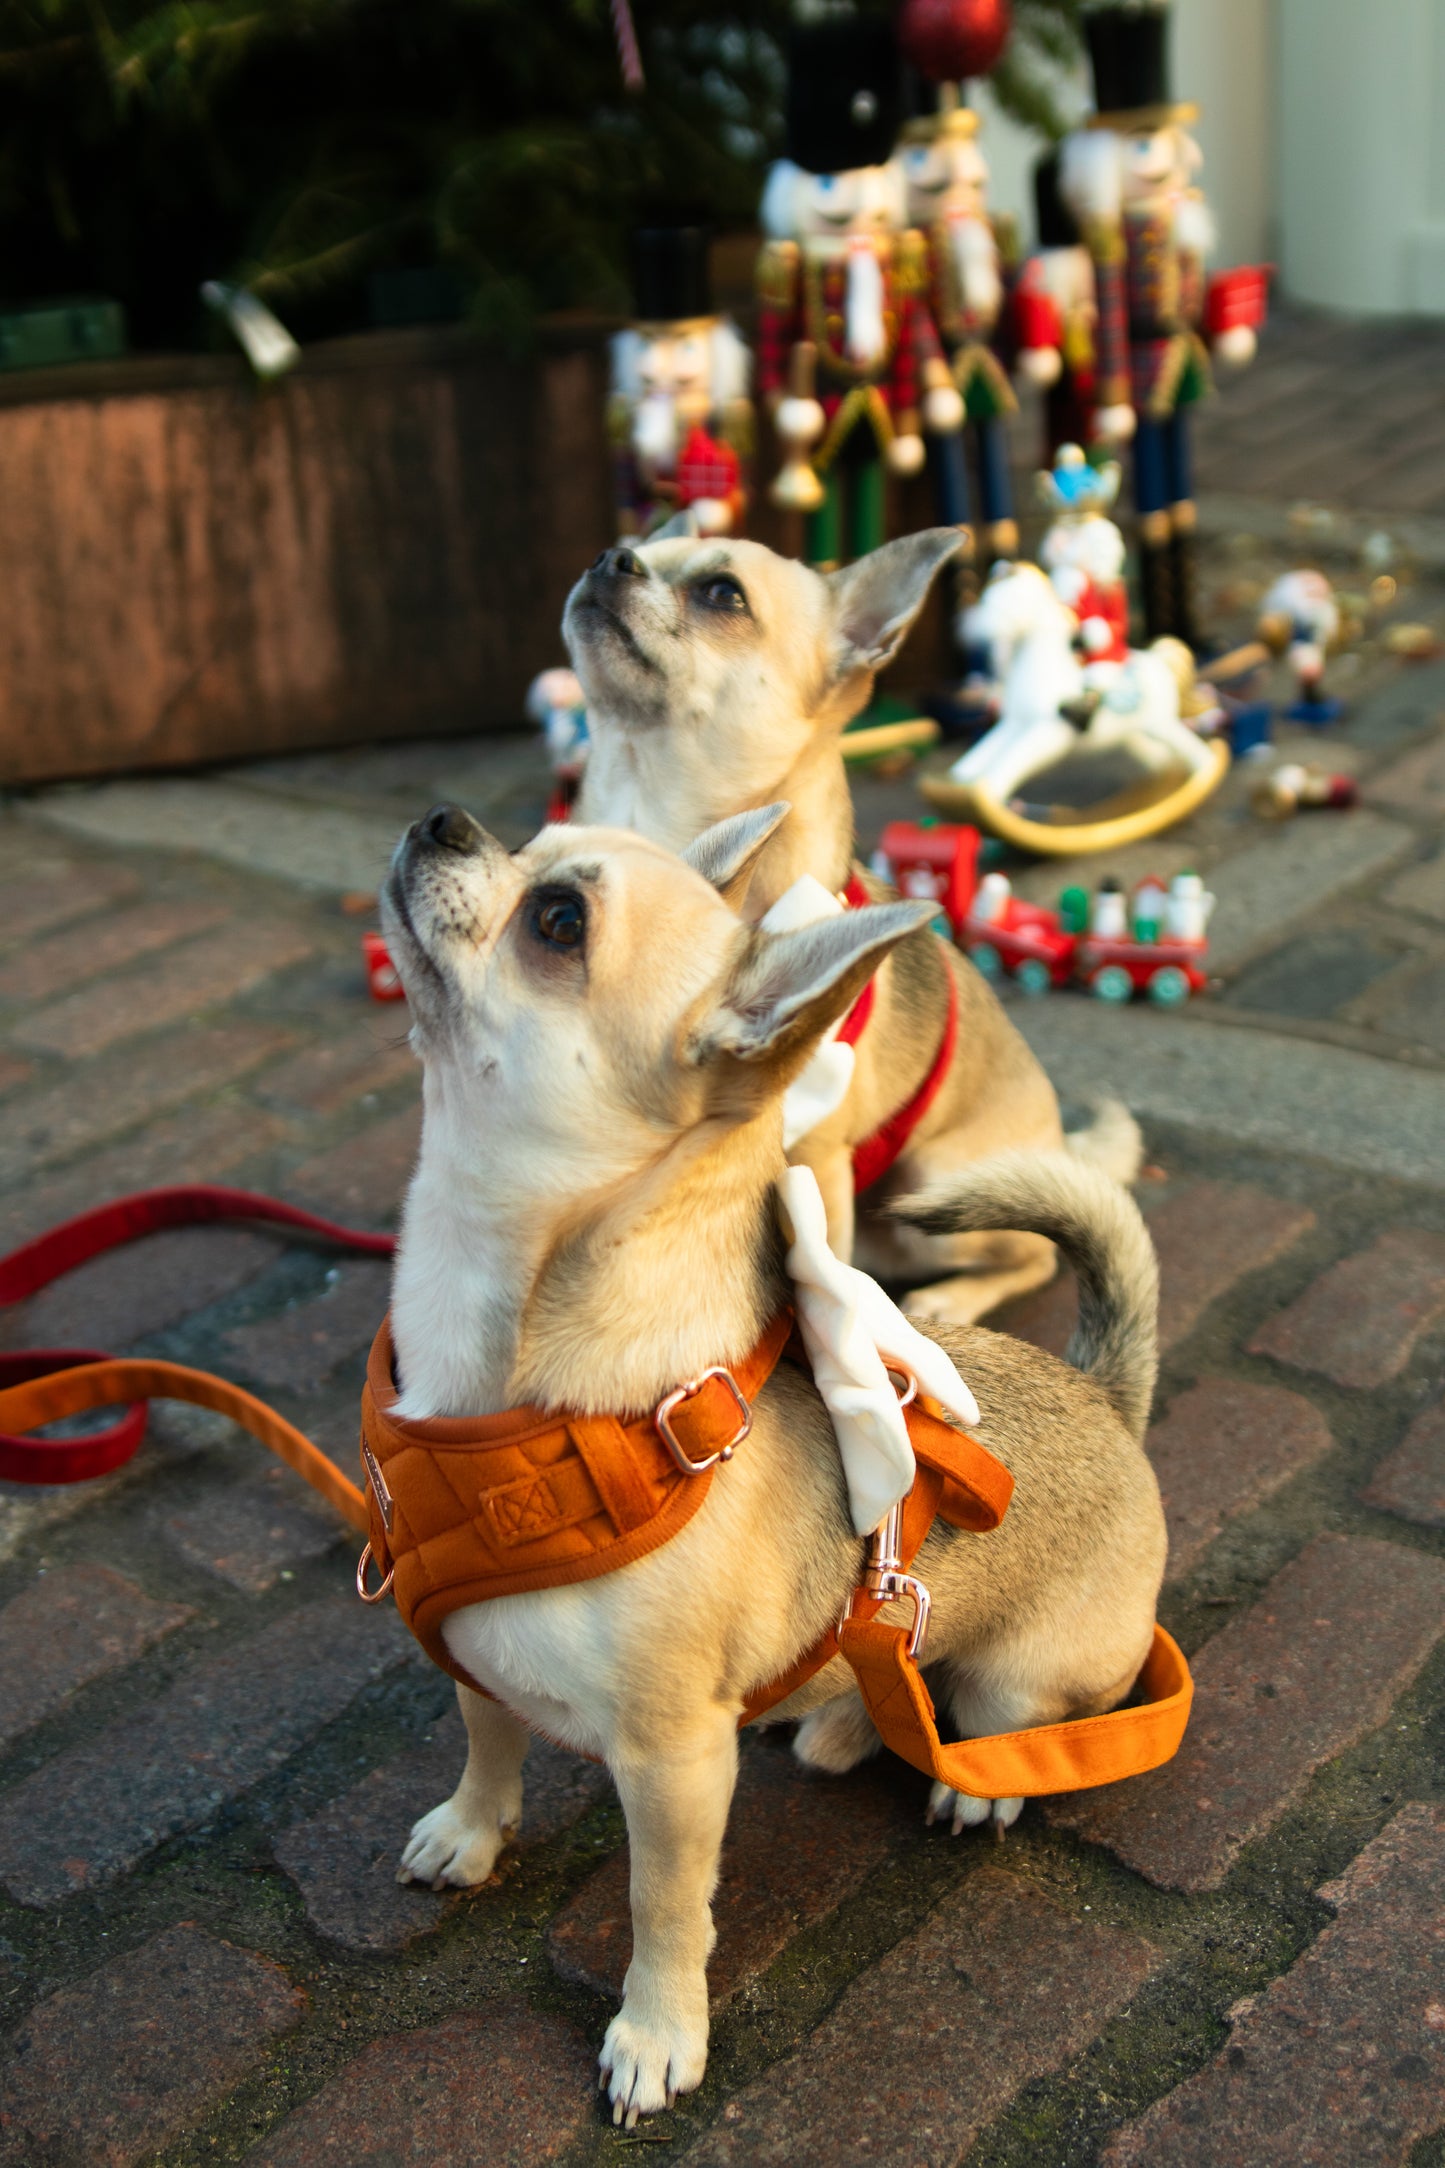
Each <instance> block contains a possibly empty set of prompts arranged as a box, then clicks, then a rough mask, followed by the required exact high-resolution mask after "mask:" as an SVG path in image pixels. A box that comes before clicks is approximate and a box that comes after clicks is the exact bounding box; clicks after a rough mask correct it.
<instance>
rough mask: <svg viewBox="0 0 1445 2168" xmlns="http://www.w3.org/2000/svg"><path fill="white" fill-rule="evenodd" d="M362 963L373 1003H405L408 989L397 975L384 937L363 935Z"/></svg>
mask: <svg viewBox="0 0 1445 2168" xmlns="http://www.w3.org/2000/svg"><path fill="white" fill-rule="evenodd" d="M361 961H362V963H363V964H364V966H365V968H366V990H367V992H368V993H369V994H370V996H371V998H372V1000H373V1001H405V999H406V988H405V987H404V986H403V985H402V983H401V979H400V977H399V976H398V974H397V968H396V965H395V964H394V963H393V962H392V960H391V951H390V950H389V949H388V948H387V945H386V941H385V938H384V936H383V935H381V934H379V933H364V934H363V935H362V937H361Z"/></svg>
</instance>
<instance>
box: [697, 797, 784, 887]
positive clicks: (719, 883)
mask: <svg viewBox="0 0 1445 2168" xmlns="http://www.w3.org/2000/svg"><path fill="white" fill-rule="evenodd" d="M791 811H792V807H791V806H790V805H787V804H780V805H765V806H759V807H758V808H757V809H756V810H755V811H754V812H751V813H735V814H734V815H733V817H732V819H731V820H726V821H718V822H717V824H716V826H715V827H712V828H704V830H703V832H702V834H701V835H700V836H698V837H697V839H696V840H695V841H694V842H692V843H689V845H688V847H687V849H686V850H685V851H684V852H683V854H682V857H683V863H684V864H685V865H689V866H691V867H692V870H693V872H694V873H700V874H701V875H702V877H703V879H704V880H705V881H710V882H711V883H712V885H713V887H714V888H715V889H716V890H717V892H718V894H719V895H720V896H721V897H722V900H723V902H724V903H739V902H741V900H742V896H743V892H744V890H745V889H746V887H747V885H748V882H749V880H750V879H751V877H752V871H753V867H754V866H755V865H756V864H757V860H758V853H759V852H760V851H761V850H762V847H763V845H764V844H765V843H766V842H767V840H768V838H769V836H771V835H774V834H775V833H776V832H777V830H778V829H779V828H780V827H781V825H782V823H783V822H784V821H785V820H786V819H787V817H788V815H789V813H791Z"/></svg>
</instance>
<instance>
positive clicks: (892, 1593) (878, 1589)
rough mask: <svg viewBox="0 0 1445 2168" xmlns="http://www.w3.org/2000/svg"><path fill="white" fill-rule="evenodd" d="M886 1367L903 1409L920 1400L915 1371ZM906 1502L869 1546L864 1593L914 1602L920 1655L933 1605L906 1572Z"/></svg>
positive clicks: (911, 1639) (914, 1651)
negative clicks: (904, 1554) (904, 1551)
mask: <svg viewBox="0 0 1445 2168" xmlns="http://www.w3.org/2000/svg"><path fill="white" fill-rule="evenodd" d="M883 1360H884V1364H885V1367H886V1368H887V1371H888V1375H889V1377H890V1378H891V1379H892V1381H893V1390H894V1391H895V1392H896V1393H897V1395H898V1405H899V1407H900V1408H906V1407H908V1406H909V1405H910V1404H911V1403H912V1402H913V1401H915V1400H916V1399H917V1398H918V1380H917V1378H916V1377H915V1376H914V1375H913V1372H912V1371H911V1370H909V1369H907V1368H906V1367H905V1366H904V1364H902V1363H900V1362H893V1361H890V1360H889V1358H888V1357H887V1356H886V1355H885V1356H884V1358H883ZM902 1543H903V1501H902V1499H899V1501H898V1503H897V1504H896V1505H894V1506H892V1507H890V1509H889V1511H888V1513H887V1515H886V1516H885V1518H884V1519H883V1520H882V1521H881V1522H880V1524H879V1525H878V1527H877V1528H875V1529H874V1531H873V1534H872V1536H871V1538H870V1539H869V1544H868V1563H867V1564H866V1566H865V1567H864V1568H863V1592H864V1594H865V1595H868V1596H872V1597H873V1598H874V1599H875V1600H876V1601H877V1602H879V1603H890V1602H892V1600H893V1599H894V1598H895V1597H902V1596H908V1597H911V1599H912V1602H913V1625H912V1627H911V1629H910V1631H909V1635H908V1653H909V1655H910V1656H915V1657H916V1656H918V1655H920V1654H921V1653H922V1650H923V1644H924V1642H925V1640H926V1639H927V1638H928V1614H929V1611H930V1609H931V1606H932V1599H931V1598H930V1596H929V1593H928V1589H927V1586H926V1584H925V1583H924V1582H922V1581H920V1580H919V1578H918V1576H917V1574H916V1573H907V1572H905V1571H904V1566H903V1558H902Z"/></svg>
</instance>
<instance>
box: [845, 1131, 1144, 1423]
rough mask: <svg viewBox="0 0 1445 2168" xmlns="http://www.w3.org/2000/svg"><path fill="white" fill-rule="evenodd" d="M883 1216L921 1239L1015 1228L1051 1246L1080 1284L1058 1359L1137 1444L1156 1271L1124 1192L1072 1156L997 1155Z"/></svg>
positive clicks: (1135, 1209) (1138, 1220)
mask: <svg viewBox="0 0 1445 2168" xmlns="http://www.w3.org/2000/svg"><path fill="white" fill-rule="evenodd" d="M888 1209H889V1212H890V1214H891V1216H892V1217H894V1218H896V1219H901V1220H905V1221H906V1222H907V1223H908V1225H909V1226H911V1227H918V1228H920V1229H922V1231H923V1232H924V1233H925V1234H931V1235H955V1234H970V1233H973V1232H975V1231H976V1230H981V1229H984V1228H990V1229H991V1228H1000V1229H1010V1230H1014V1231H1017V1230H1019V1229H1023V1230H1025V1231H1027V1232H1028V1233H1030V1234H1040V1235H1047V1236H1048V1238H1049V1240H1050V1241H1051V1242H1055V1243H1057V1244H1058V1246H1059V1248H1060V1250H1062V1252H1063V1254H1064V1256H1065V1257H1066V1258H1067V1259H1068V1261H1069V1263H1070V1264H1071V1265H1072V1266H1073V1268H1074V1272H1075V1274H1076V1276H1077V1278H1078V1282H1079V1319H1078V1323H1077V1324H1076V1325H1075V1327H1074V1331H1073V1335H1072V1337H1071V1338H1070V1341H1069V1344H1068V1347H1067V1348H1066V1349H1065V1351H1064V1360H1065V1362H1067V1363H1068V1364H1069V1366H1070V1368H1071V1369H1074V1370H1078V1371H1081V1372H1082V1373H1083V1374H1084V1376H1086V1377H1088V1378H1091V1379H1092V1380H1093V1382H1094V1383H1095V1384H1096V1385H1097V1386H1098V1387H1099V1389H1100V1390H1101V1391H1102V1392H1103V1393H1104V1394H1105V1395H1106V1396H1107V1398H1108V1399H1109V1401H1110V1403H1111V1404H1112V1406H1113V1407H1114V1408H1115V1409H1116V1410H1117V1412H1118V1414H1119V1415H1120V1416H1121V1417H1122V1419H1123V1421H1124V1422H1125V1423H1126V1424H1127V1425H1128V1427H1129V1429H1130V1430H1131V1431H1132V1432H1133V1434H1134V1436H1135V1437H1136V1438H1138V1439H1141V1440H1142V1438H1143V1436H1144V1431H1145V1428H1146V1426H1147V1424H1148V1421H1149V1407H1150V1403H1151V1401H1152V1400H1153V1397H1154V1378H1155V1373H1156V1372H1157V1370H1158V1367H1159V1265H1158V1261H1157V1259H1156V1258H1155V1255H1154V1245H1153V1243H1152V1242H1151V1241H1150V1239H1149V1233H1148V1229H1147V1228H1146V1227H1145V1225H1144V1220H1143V1217H1142V1215H1141V1213H1140V1211H1139V1207H1138V1206H1137V1205H1136V1204H1135V1202H1134V1200H1133V1198H1132V1197H1131V1196H1130V1195H1129V1193H1128V1191H1127V1190H1126V1189H1122V1188H1121V1187H1120V1185H1119V1184H1118V1182H1116V1181H1115V1180H1113V1179H1112V1177H1111V1176H1110V1175H1108V1174H1106V1173H1104V1172H1103V1171H1102V1169H1101V1168H1099V1167H1098V1166H1096V1165H1092V1164H1090V1162H1089V1161H1088V1160H1087V1159H1085V1158H1084V1157H1082V1156H1081V1155H1080V1154H1079V1153H1077V1152H1072V1151H1062V1152H1000V1153H999V1154H997V1155H996V1156H995V1157H994V1158H992V1159H981V1160H980V1161H979V1162H978V1163H977V1165H976V1166H972V1167H970V1168H968V1169H967V1170H966V1171H965V1172H964V1173H962V1174H960V1175H957V1176H955V1177H952V1178H950V1180H949V1181H948V1182H947V1183H946V1184H940V1185H939V1186H937V1187H936V1188H933V1189H930V1190H928V1191H926V1192H923V1193H922V1194H920V1195H917V1196H913V1197H900V1198H898V1199H897V1201H896V1202H895V1203H893V1204H891V1205H890V1206H889V1207H888Z"/></svg>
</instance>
